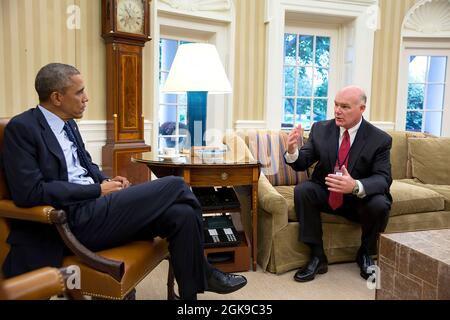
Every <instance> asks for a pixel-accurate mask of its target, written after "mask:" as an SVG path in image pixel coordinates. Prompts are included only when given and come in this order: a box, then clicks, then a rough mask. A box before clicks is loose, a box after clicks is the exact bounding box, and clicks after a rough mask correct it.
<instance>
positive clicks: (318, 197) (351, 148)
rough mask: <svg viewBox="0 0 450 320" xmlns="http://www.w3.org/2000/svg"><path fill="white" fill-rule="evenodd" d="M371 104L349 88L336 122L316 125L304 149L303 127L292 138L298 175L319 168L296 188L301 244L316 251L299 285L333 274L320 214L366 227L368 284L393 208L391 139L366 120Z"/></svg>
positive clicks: (363, 254) (362, 252)
mask: <svg viewBox="0 0 450 320" xmlns="http://www.w3.org/2000/svg"><path fill="white" fill-rule="evenodd" d="M366 100H367V98H366V94H365V93H364V90H363V89H361V88H360V87H357V86H348V87H345V88H343V89H341V90H340V91H339V92H338V93H337V95H336V98H335V101H334V116H335V118H334V119H332V120H327V121H320V122H316V123H314V124H313V126H312V127H311V131H310V133H309V139H308V141H307V142H306V143H305V145H304V146H302V147H301V148H300V149H299V148H298V140H299V138H300V137H301V136H302V132H303V130H302V127H301V125H299V126H298V127H296V128H294V129H293V130H292V131H291V132H290V134H289V137H288V148H287V152H286V153H285V160H286V163H288V164H289V165H290V166H291V167H292V168H293V169H294V170H297V171H303V170H306V169H307V168H309V167H310V166H311V165H313V164H315V167H314V171H313V173H312V175H311V179H310V180H308V181H305V182H303V183H301V184H299V185H297V186H296V187H295V189H294V202H295V210H296V213H297V216H298V219H299V222H300V230H299V240H300V241H302V242H303V243H305V244H306V245H308V246H309V247H310V249H311V258H310V261H309V262H308V264H307V265H306V266H304V267H302V268H300V269H299V270H298V271H297V272H296V274H295V276H294V279H295V280H296V281H299V282H305V281H311V280H313V279H314V278H315V276H316V275H317V274H321V273H325V272H327V271H328V261H327V257H326V255H325V250H324V247H323V241H322V222H321V218H320V212H327V213H331V214H336V215H340V216H343V217H345V218H347V219H349V220H351V221H354V222H357V223H359V224H361V229H362V235H361V246H360V248H359V250H358V252H357V253H356V262H357V263H358V265H359V267H360V274H361V276H362V277H363V278H364V279H367V278H368V277H369V276H370V274H371V273H370V269H369V267H370V266H371V265H374V262H373V260H372V256H373V255H375V254H376V249H377V240H378V235H379V233H380V232H383V231H384V229H385V228H386V225H387V222H388V218H389V211H390V208H391V203H392V197H391V195H390V193H389V188H390V185H391V183H392V177H391V164H390V149H391V146H392V138H391V137H390V136H389V135H388V134H387V133H385V132H383V131H381V130H380V129H378V128H376V127H374V126H373V125H371V124H370V123H369V122H367V121H366V120H364V118H363V112H364V110H365V108H366Z"/></svg>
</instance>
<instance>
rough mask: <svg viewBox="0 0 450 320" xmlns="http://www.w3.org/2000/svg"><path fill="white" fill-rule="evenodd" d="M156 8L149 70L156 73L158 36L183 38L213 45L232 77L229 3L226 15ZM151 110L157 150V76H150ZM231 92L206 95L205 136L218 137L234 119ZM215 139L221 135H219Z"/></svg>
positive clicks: (231, 33)
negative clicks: (151, 77)
mask: <svg viewBox="0 0 450 320" xmlns="http://www.w3.org/2000/svg"><path fill="white" fill-rule="evenodd" d="M157 7H158V9H157V10H155V11H154V12H153V14H154V19H153V30H155V32H154V34H153V40H152V41H151V47H152V48H151V52H152V58H151V60H152V74H158V75H159V40H160V39H161V38H165V39H174V40H177V39H182V40H183V41H190V42H204V43H212V44H214V45H216V48H217V51H218V53H219V56H220V58H221V60H222V62H223V65H224V68H225V72H226V73H227V76H228V79H230V81H231V82H232V81H233V77H234V70H233V68H230V66H233V65H234V45H233V43H232V41H231V40H232V39H234V33H235V23H234V20H233V19H231V17H233V16H234V8H233V6H232V8H231V10H230V11H229V14H230V16H229V19H228V18H226V17H225V16H227V15H225V16H222V15H217V14H215V13H214V12H212V13H211V12H209V11H208V12H201V13H199V14H197V13H196V12H192V14H186V13H183V12H180V11H179V10H178V9H173V8H168V7H167V6H166V5H164V4H161V3H159V2H158V6H157ZM152 89H153V93H152V101H153V106H152V109H153V112H152V113H153V114H152V124H151V126H152V130H151V131H152V132H151V138H150V139H151V145H153V146H155V148H154V150H155V151H158V148H160V146H159V104H160V95H159V93H160V86H159V77H158V78H156V77H154V80H153V86H152ZM232 102H233V94H232V93H231V94H221V95H208V104H207V108H208V116H207V131H206V138H207V140H208V141H210V140H211V139H216V137H218V134H217V132H221V133H222V132H225V130H226V129H228V128H231V123H232V119H233V105H232ZM214 129H216V130H214ZM217 139H221V137H218V138H217Z"/></svg>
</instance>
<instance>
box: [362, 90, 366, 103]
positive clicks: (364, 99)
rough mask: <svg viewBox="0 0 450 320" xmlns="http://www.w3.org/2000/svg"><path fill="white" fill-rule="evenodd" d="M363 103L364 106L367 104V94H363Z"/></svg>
mask: <svg viewBox="0 0 450 320" xmlns="http://www.w3.org/2000/svg"><path fill="white" fill-rule="evenodd" d="M361 102H362V103H363V104H364V105H365V104H366V103H367V96H366V94H365V93H364V92H363V93H362V94H361Z"/></svg>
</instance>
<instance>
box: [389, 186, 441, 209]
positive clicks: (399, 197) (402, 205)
mask: <svg viewBox="0 0 450 320" xmlns="http://www.w3.org/2000/svg"><path fill="white" fill-rule="evenodd" d="M390 190H391V195H392V198H393V202H392V208H391V213H390V216H391V217H392V216H398V215H403V214H412V213H421V212H431V211H441V210H444V197H443V196H442V195H441V194H439V193H437V192H435V191H433V190H431V189H428V188H425V187H423V186H420V185H413V184H409V183H405V182H402V181H400V180H394V181H393V182H392V185H391V189H390Z"/></svg>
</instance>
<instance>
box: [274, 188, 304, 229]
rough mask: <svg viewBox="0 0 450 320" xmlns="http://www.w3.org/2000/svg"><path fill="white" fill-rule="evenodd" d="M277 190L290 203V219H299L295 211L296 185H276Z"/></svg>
mask: <svg viewBox="0 0 450 320" xmlns="http://www.w3.org/2000/svg"><path fill="white" fill-rule="evenodd" d="M274 188H275V190H277V191H278V193H279V194H281V196H282V197H283V198H284V199H286V202H287V205H288V220H289V221H298V219H297V214H296V213H295V205H294V188H295V186H275V187H274Z"/></svg>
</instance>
